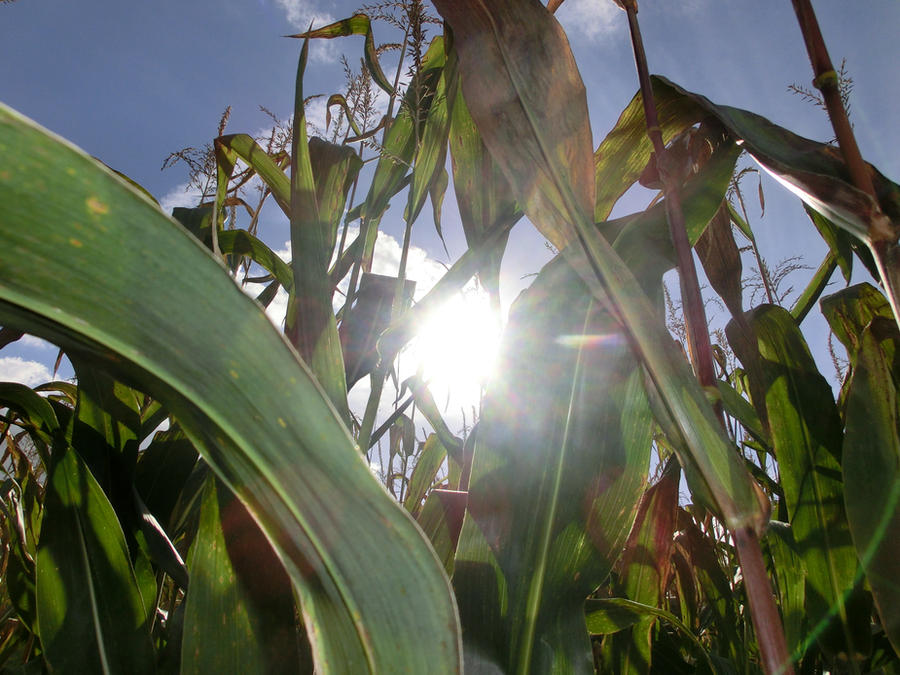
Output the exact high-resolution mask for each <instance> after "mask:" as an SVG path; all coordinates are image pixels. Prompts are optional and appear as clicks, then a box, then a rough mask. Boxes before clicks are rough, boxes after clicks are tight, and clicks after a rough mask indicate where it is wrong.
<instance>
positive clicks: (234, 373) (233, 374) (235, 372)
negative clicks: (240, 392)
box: [228, 370, 241, 380]
mask: <svg viewBox="0 0 900 675" xmlns="http://www.w3.org/2000/svg"><path fill="white" fill-rule="evenodd" d="M228 372H229V373H230V374H231V376H232V377H233V378H234V379H236V380H237V379H240V377H241V376H240V375H238V372H237V371H236V370H229V371H228Z"/></svg>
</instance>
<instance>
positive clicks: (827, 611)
mask: <svg viewBox="0 0 900 675" xmlns="http://www.w3.org/2000/svg"><path fill="white" fill-rule="evenodd" d="M748 320H749V322H750V325H751V326H752V328H753V331H754V333H755V335H756V339H757V341H758V346H759V354H760V361H759V366H758V367H759V368H760V370H761V373H760V375H761V377H762V379H763V381H764V383H765V400H764V401H754V405H755V406H756V407H757V409H759V408H760V407H762V406H765V410H766V412H767V414H768V420H769V428H770V431H771V435H772V443H773V446H774V448H775V454H776V458H777V459H778V470H779V476H780V479H781V486H782V488H783V490H784V496H785V501H786V503H787V512H788V516H789V518H790V524H791V530H792V532H793V535H794V540H795V541H796V543H797V548H798V552H799V554H800V557H801V559H802V560H803V562H804V565H805V566H806V570H807V573H808V576H807V586H806V604H807V614H808V616H809V620H810V624H811V628H812V630H813V631H815V632H819V631H823V630H824V631H825V632H824V634H823V635H822V637H820V639H819V645H820V646H822V648H823V649H825V650H828V651H830V652H833V653H837V652H841V651H845V652H847V653H851V654H853V653H859V654H865V653H867V652H868V641H869V631H868V623H867V621H866V619H865V617H866V616H868V607H867V606H866V602H865V600H864V598H863V596H862V594H861V591H860V590H859V589H857V590H856V591H851V589H853V588H854V585H855V584H856V581H857V571H858V567H859V563H858V561H857V559H856V552H855V550H854V549H853V542H852V541H851V539H850V531H849V528H848V527H847V515H846V510H845V508H844V486H843V481H842V477H841V441H842V437H843V434H842V428H841V420H840V416H839V415H838V410H837V406H836V405H835V402H834V398H833V396H832V393H831V387H830V386H829V385H828V382H827V381H826V380H825V378H824V377H822V375H821V374H820V373H819V371H818V370H817V368H816V365H815V361H813V358H812V355H811V354H810V352H809V348H808V347H807V345H806V341H805V340H804V339H803V335H802V334H801V333H800V329H799V327H798V326H797V324H796V322H795V321H794V319H793V317H792V316H791V315H790V313H788V312H787V310H784V309H782V308H780V307H776V306H774V305H763V306H761V307H758V308H756V309H755V310H753V311H752V312H749V313H748ZM726 330H727V331H728V335H729V340H730V341H731V343H732V346H733V347H734V348H735V352H736V353H737V355H738V357H739V358H740V359H741V360H742V361H744V359H745V357H746V353H745V351H744V349H745V348H744V345H743V343H742V342H740V341H735V340H733V339H732V335H733V334H734V331H735V324H733V323H732V324H729V325H728V328H727V329H726ZM744 365H745V368H746V367H748V364H747V363H746V362H745V364H744ZM826 627H827V630H826Z"/></svg>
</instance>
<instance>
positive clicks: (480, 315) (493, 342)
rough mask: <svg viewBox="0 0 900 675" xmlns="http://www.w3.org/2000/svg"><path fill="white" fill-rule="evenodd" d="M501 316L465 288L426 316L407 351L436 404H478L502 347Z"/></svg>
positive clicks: (484, 297)
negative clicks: (447, 402)
mask: <svg viewBox="0 0 900 675" xmlns="http://www.w3.org/2000/svg"><path fill="white" fill-rule="evenodd" d="M500 333H501V319H500V317H499V316H498V314H497V312H496V311H495V310H494V309H492V307H491V303H490V298H489V296H488V294H487V293H485V292H484V291H483V290H481V289H478V288H468V289H464V290H463V291H461V292H460V293H457V294H456V295H454V296H453V297H452V298H451V299H450V300H448V301H447V302H446V303H445V304H444V305H443V306H442V307H441V308H440V309H439V310H436V311H435V312H433V313H432V315H431V316H430V317H429V318H428V319H426V320H425V322H424V323H423V325H422V326H421V327H420V329H419V330H418V331H417V332H416V338H415V339H414V340H413V341H412V342H411V344H410V346H409V349H408V351H407V353H408V354H409V357H410V358H411V361H412V362H411V363H410V362H407V365H409V366H410V367H413V368H415V369H416V371H419V372H421V373H422V374H423V376H424V379H425V381H426V382H427V383H428V385H429V387H430V389H431V392H432V394H433V395H434V397H435V399H437V400H438V401H439V402H443V401H449V402H450V403H451V405H456V406H463V407H466V408H468V407H470V406H472V405H477V404H478V402H479V400H480V397H481V391H482V388H483V387H484V385H485V383H486V382H487V379H488V378H489V377H490V375H491V372H492V370H493V366H494V360H495V358H496V356H497V351H498V348H499V346H500Z"/></svg>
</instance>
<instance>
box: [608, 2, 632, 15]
mask: <svg viewBox="0 0 900 675" xmlns="http://www.w3.org/2000/svg"><path fill="white" fill-rule="evenodd" d="M613 2H614V3H616V4H617V5H618V6H619V9H622V10H624V11H626V12H627V11H628V10H629V9H633V10H634V13H635V14H637V11H638V6H637V0H613Z"/></svg>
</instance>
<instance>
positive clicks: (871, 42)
mask: <svg viewBox="0 0 900 675" xmlns="http://www.w3.org/2000/svg"><path fill="white" fill-rule="evenodd" d="M814 5H815V8H816V11H817V13H818V16H819V21H820V23H821V25H822V30H823V33H824V35H825V39H826V41H827V43H828V47H829V51H830V53H831V56H832V59H833V60H834V61H835V62H836V63H839V62H840V61H841V59H842V58H846V60H847V67H848V69H849V72H850V74H851V75H852V77H853V80H854V83H855V86H854V90H853V98H852V120H853V122H854V123H855V128H856V133H857V136H858V140H859V144H860V147H861V149H862V152H863V155H864V156H865V157H866V158H867V159H868V160H869V161H870V162H872V163H873V164H875V165H876V166H877V167H878V168H879V169H880V170H881V171H882V172H883V173H885V174H886V175H888V176H889V177H891V178H893V179H895V180H897V179H898V178H900V157H898V154H897V152H896V149H897V148H898V147H900V130H898V124H897V123H898V121H900V114H898V113H900V86H898V84H900V83H898V76H897V68H896V64H897V63H898V62H900V46H898V41H897V38H896V35H897V30H898V28H900V3H898V2H896V0H865V2H847V1H846V0H817V1H815V2H814ZM357 7H358V5H357V4H356V3H355V2H343V1H341V2H335V1H328V0H309V1H307V0H215V1H213V0H193V1H191V0H189V1H187V2H184V1H182V2H175V1H173V0H157V1H156V2H152V3H149V2H145V3H138V2H121V0H118V1H113V0H81V1H79V2H72V0H17V1H16V2H14V3H12V4H3V5H0V63H2V67H0V101H2V102H3V103H5V104H7V105H9V106H11V107H13V108H15V109H17V110H19V111H20V112H22V113H24V114H25V115H27V116H29V117H31V118H33V119H35V120H36V121H37V122H39V123H40V124H42V125H44V126H45V127H47V128H49V129H50V130H52V131H54V132H56V133H57V134H59V135H61V136H64V137H65V138H67V139H69V140H70V141H72V142H74V143H75V144H77V145H79V146H80V147H82V148H83V149H84V150H86V151H87V152H88V153H90V154H92V155H95V156H97V157H99V158H100V159H102V160H103V161H104V162H106V163H107V164H109V165H110V166H112V167H114V168H116V169H118V170H119V171H122V172H123V173H126V174H128V175H129V176H131V177H132V178H133V179H134V180H136V181H137V182H139V183H141V184H142V185H144V186H145V187H146V188H147V189H148V190H149V191H150V192H151V193H153V194H154V195H156V196H157V197H158V198H160V199H165V200H166V203H167V204H174V203H177V202H178V201H181V200H186V201H185V202H184V203H187V202H188V201H189V196H184V195H183V185H184V183H185V181H186V179H187V176H186V172H185V171H184V170H183V169H182V168H176V169H169V170H166V171H160V166H161V165H162V162H163V160H164V159H165V158H166V156H167V155H168V154H169V153H170V152H172V151H174V150H178V149H180V148H182V147H185V146H201V145H203V144H204V143H206V142H208V141H209V140H210V139H211V138H212V137H213V136H214V135H215V131H216V124H217V121H218V118H219V115H220V114H221V113H222V111H223V109H224V108H225V107H226V106H228V105H231V106H232V116H231V120H230V122H229V126H228V129H229V131H231V132H239V131H244V132H249V133H254V132H256V131H258V130H259V129H261V128H262V127H264V126H265V125H266V123H267V119H266V118H265V116H264V115H263V114H262V113H261V112H260V111H259V109H258V106H259V105H264V106H266V107H267V108H269V109H270V110H272V111H273V112H274V113H275V114H276V115H278V116H280V117H283V118H287V117H288V116H289V114H290V110H291V107H292V98H293V78H294V71H295V68H296V60H297V55H298V53H299V48H300V42H299V41H297V40H291V39H285V38H284V37H282V36H283V35H285V34H289V33H295V32H298V31H300V30H302V29H304V28H305V27H306V26H307V25H308V24H309V23H310V21H316V23H317V25H321V24H322V23H323V22H324V21H328V20H330V19H338V18H343V17H345V16H349V15H350V14H352V13H353V11H354V10H355V9H356V8H357ZM640 9H641V11H640V14H639V18H640V21H641V26H642V28H643V31H644V41H645V45H646V48H647V52H648V59H649V63H650V68H651V71H652V72H656V73H659V74H663V75H666V76H667V77H669V78H670V79H672V80H674V81H675V82H677V83H679V84H680V85H682V86H684V87H685V88H687V89H689V90H692V91H696V92H698V93H702V94H704V95H706V96H707V97H708V98H710V99H711V100H713V101H714V102H717V103H725V104H729V105H734V106H738V107H743V108H747V109H750V110H752V111H754V112H756V113H759V114H762V115H764V116H766V117H768V118H770V119H771V120H772V121H774V122H776V123H778V124H781V125H783V126H786V127H788V128H790V129H791V130H793V131H795V132H797V133H799V134H801V135H804V136H808V137H811V138H816V139H820V140H826V139H828V138H830V137H831V135H832V134H831V131H830V128H829V126H828V121H827V118H826V117H825V115H824V113H823V112H822V111H820V110H818V109H816V108H815V107H813V106H811V105H809V104H808V103H805V102H803V101H801V100H800V99H799V98H798V97H797V96H794V95H792V94H790V93H789V92H788V91H787V86H788V85H789V84H791V83H798V84H802V85H808V83H809V82H810V80H811V79H812V74H811V71H810V66H809V61H808V59H807V57H806V53H805V51H804V48H803V43H802V40H801V37H800V33H799V29H798V27H797V22H796V19H795V17H794V14H793V10H792V8H791V3H790V2H789V0H754V1H749V0H743V1H739V0H731V1H729V2H724V1H722V0H682V1H679V2H674V1H672V0H658V1H656V2H651V1H650V0H643V2H641V4H640ZM557 16H558V18H559V20H560V21H561V23H562V24H563V26H564V27H565V28H566V30H567V31H568V33H569V36H570V40H571V43H572V48H573V51H574V53H575V56H576V60H577V61H578V63H579V66H580V69H581V74H582V77H583V78H584V80H585V84H586V86H587V90H588V99H589V106H590V110H591V118H592V125H593V131H594V145H595V146H596V144H597V143H598V142H599V141H600V140H601V139H602V137H603V136H604V135H605V133H606V132H607V131H608V130H609V129H610V128H611V127H612V125H613V123H614V122H615V120H616V118H617V117H618V115H619V113H620V111H621V110H622V108H623V107H624V106H625V105H626V104H627V102H628V101H629V99H630V98H631V97H632V96H633V94H634V92H635V90H636V89H637V84H636V76H635V70H634V64H633V60H632V55H631V50H630V46H629V43H628V36H627V29H626V24H625V17H624V13H622V12H621V11H619V10H618V9H617V8H616V7H615V6H614V4H613V3H612V2H611V0H566V2H565V3H564V4H563V6H562V8H561V9H560V10H559V12H558V14H557ZM437 31H439V27H438V26H432V27H431V32H432V35H433V34H435V33H436V32H437ZM390 39H392V36H391V34H390V32H389V31H388V30H386V27H384V26H381V27H376V40H378V41H387V40H390ZM341 50H343V51H344V52H345V53H346V54H347V55H348V56H349V58H350V59H351V61H352V62H354V63H355V62H356V60H357V59H358V57H359V56H360V55H361V52H362V39H361V38H348V39H344V40H341V41H332V42H329V43H324V42H322V43H319V44H314V45H313V48H312V52H311V60H310V64H309V66H308V68H307V78H306V83H305V90H306V92H308V93H310V94H313V93H319V94H325V95H328V94H331V93H334V92H338V91H341V89H342V87H343V75H342V71H341V67H340V64H339V63H338V60H337V59H338V56H339V54H340V53H341ZM383 65H384V67H385V71H386V72H392V71H393V68H394V67H395V63H392V62H391V60H390V59H389V58H386V59H385V62H384V64H383ZM310 112H311V116H313V117H316V116H317V115H319V116H321V106H319V108H318V109H314V110H311V111H310ZM764 189H765V194H766V201H767V208H766V215H765V217H764V218H763V219H762V220H760V219H759V209H758V208H757V207H756V206H753V207H752V208H751V219H752V224H753V225H754V226H755V230H756V233H757V236H758V238H759V240H760V242H761V247H762V250H763V254H764V255H766V256H767V257H769V258H770V259H771V260H772V261H773V262H777V260H778V259H780V258H782V257H785V256H788V255H803V256H805V257H806V263H807V264H808V265H810V266H811V267H815V266H817V265H818V264H819V262H820V261H821V259H822V257H823V255H824V251H825V248H824V244H822V243H821V241H820V240H819V239H818V237H817V235H815V233H814V231H813V228H812V226H811V224H810V223H809V222H808V220H807V219H806V217H805V215H804V214H803V211H802V208H801V206H800V204H799V202H798V201H797V200H796V199H795V198H793V197H792V196H790V195H788V194H786V193H785V192H784V191H783V190H782V189H781V188H779V187H778V186H777V185H776V184H774V183H773V182H772V181H770V180H768V179H765V180H764ZM752 191H755V183H754V184H753V186H752V189H751V192H752ZM402 202H403V200H399V201H398V202H397V203H398V204H399V206H396V207H394V208H393V209H392V210H391V211H390V212H389V214H388V216H387V217H386V218H385V221H384V222H385V231H386V233H387V234H390V235H393V236H395V237H399V236H400V233H401V223H402ZM629 206H630V209H629V210H636V209H637V208H640V207H641V206H642V204H639V203H631V204H630V205H629ZM447 208H448V216H445V218H446V219H447V220H446V222H445V224H444V227H445V234H446V237H447V246H448V248H449V251H450V254H451V255H450V259H448V258H447V255H446V254H445V253H444V252H443V249H442V247H441V245H440V243H439V241H438V240H437V237H436V236H435V235H434V231H433V227H432V225H431V224H430V222H428V220H427V218H426V219H424V220H423V221H422V222H421V223H419V224H418V225H417V226H416V229H414V233H413V240H414V243H416V244H417V245H418V246H419V247H421V249H422V252H421V254H420V258H421V261H422V262H421V264H422V265H423V266H424V267H422V269H425V270H426V271H425V272H423V274H425V275H426V276H428V275H432V274H433V273H434V270H436V269H440V268H439V267H438V266H437V263H436V262H434V261H435V260H438V261H442V262H450V261H451V260H452V259H453V258H455V257H456V256H458V255H459V254H460V253H461V252H462V251H463V239H462V233H461V230H460V228H459V225H458V221H457V220H456V219H455V218H454V217H453V215H452V211H453V208H454V207H453V206H452V205H449V206H448V207H447ZM426 210H427V209H426ZM529 227H530V226H528V225H527V224H522V225H519V226H518V227H517V229H516V230H515V231H514V234H513V237H512V240H511V247H510V249H509V252H508V254H507V260H506V262H505V266H504V276H503V284H504V288H505V292H504V302H505V303H506V304H508V303H509V302H510V301H511V300H512V298H513V297H514V295H515V293H517V292H518V290H520V289H521V288H522V286H523V285H525V283H527V282H526V281H523V280H522V276H523V275H525V274H527V273H530V272H535V271H537V269H539V267H540V265H541V264H542V263H543V261H545V260H546V259H547V252H546V250H545V248H544V247H543V245H542V240H541V238H540V237H539V236H538V235H537V234H536V233H535V232H534V231H533V230H531V229H529ZM261 233H262V235H263V238H264V239H266V240H267V241H269V243H270V244H271V245H273V247H283V243H284V241H285V240H286V239H287V237H288V235H287V230H286V228H285V226H284V224H283V223H280V222H275V221H274V220H273V222H272V223H270V224H265V226H264V227H263V228H262V229H261ZM426 256H428V257H430V258H431V259H433V260H431V261H429V260H428V259H427V258H426ZM429 265H430V267H429ZM426 268H427V269H426ZM837 278H838V277H835V280H837ZM803 283H804V279H803V278H802V275H800V274H798V275H797V279H796V281H795V285H796V287H797V288H798V289H799V288H801V287H802V285H803ZM817 321H818V320H817V319H816V318H814V317H813V318H811V319H809V322H810V336H811V338H810V339H811V343H812V347H813V351H814V352H816V353H817V354H818V355H819V356H820V363H822V364H823V371H824V372H827V369H826V368H827V366H825V365H824V364H827V362H828V361H827V357H822V353H823V350H824V329H823V328H822V325H823V324H822V322H821V321H819V323H816V322H817ZM805 327H806V326H805ZM54 356H55V352H50V351H48V350H47V349H46V348H41V347H40V346H39V345H38V344H37V343H27V344H23V343H19V344H17V345H15V346H14V347H13V348H8V349H7V350H4V353H3V354H0V357H5V359H6V360H3V361H0V377H2V378H6V377H11V376H12V375H14V374H15V373H17V372H20V371H19V370H16V369H17V368H19V366H20V365H21V363H27V362H30V361H34V362H41V363H44V364H46V363H48V362H49V363H50V364H52V360H53V358H54ZM13 357H15V358H19V359H21V360H22V361H21V363H18V364H17V363H13V362H11V361H9V359H10V358H13Z"/></svg>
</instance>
